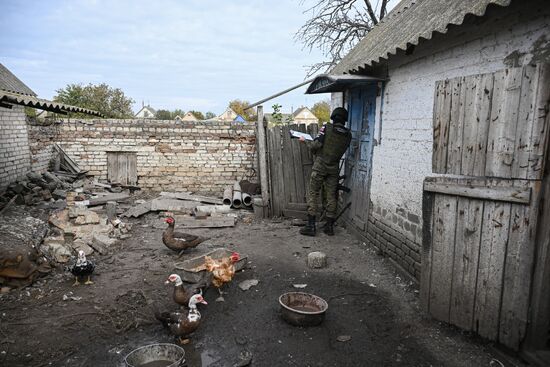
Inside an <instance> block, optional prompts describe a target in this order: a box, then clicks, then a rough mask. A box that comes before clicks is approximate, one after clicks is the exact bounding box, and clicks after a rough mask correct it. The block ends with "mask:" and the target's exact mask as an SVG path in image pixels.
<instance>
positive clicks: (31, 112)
mask: <svg viewBox="0 0 550 367" xmlns="http://www.w3.org/2000/svg"><path fill="white" fill-rule="evenodd" d="M25 115H26V116H27V117H32V118H35V117H36V110H35V109H34V108H32V107H25Z"/></svg>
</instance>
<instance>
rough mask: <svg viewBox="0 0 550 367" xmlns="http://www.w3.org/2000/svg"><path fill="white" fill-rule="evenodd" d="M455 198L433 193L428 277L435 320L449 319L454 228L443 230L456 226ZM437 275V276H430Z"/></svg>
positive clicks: (447, 320)
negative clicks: (430, 268) (429, 270)
mask: <svg viewBox="0 0 550 367" xmlns="http://www.w3.org/2000/svg"><path fill="white" fill-rule="evenodd" d="M456 207H457V198H456V197H452V196H446V195H436V196H435V199H434V209H433V218H434V222H433V229H432V233H433V237H432V263H431V267H432V278H431V284H430V305H429V310H430V313H431V314H432V315H433V316H434V317H435V318H436V319H438V320H441V321H445V322H449V312H450V306H451V304H450V300H451V284H452V278H451V276H452V274H451V273H450V272H449V269H452V267H453V252H454V248H453V246H452V244H454V242H455V238H454V236H455V233H454V231H449V230H446V228H453V227H454V226H455V225H456ZM434 274H437V276H434Z"/></svg>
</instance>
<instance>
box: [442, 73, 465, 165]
mask: <svg viewBox="0 0 550 367" xmlns="http://www.w3.org/2000/svg"><path fill="white" fill-rule="evenodd" d="M451 93H452V94H451V116H450V120H451V122H450V126H449V147H448V153H447V154H448V156H447V169H446V171H445V172H446V173H449V174H454V175H460V169H461V167H462V139H463V134H464V102H465V96H466V81H465V78H464V77H460V78H454V79H452V80H451Z"/></svg>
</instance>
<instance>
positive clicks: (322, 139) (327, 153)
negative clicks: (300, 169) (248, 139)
mask: <svg viewBox="0 0 550 367" xmlns="http://www.w3.org/2000/svg"><path fill="white" fill-rule="evenodd" d="M330 118H331V119H332V120H333V121H334V123H332V124H327V125H325V126H323V128H322V129H321V131H320V132H319V136H317V137H316V138H315V140H314V141H313V142H312V143H310V149H311V151H312V153H313V154H314V155H315V161H314V162H313V170H312V172H311V178H310V181H309V194H308V198H307V205H308V208H307V224H306V226H305V227H304V228H302V229H301V230H300V234H303V235H304V236H315V232H316V229H315V215H316V214H317V205H318V203H319V195H320V193H321V189H322V188H323V184H324V185H325V190H326V201H327V204H326V210H327V220H326V222H325V227H324V229H323V232H325V233H326V234H327V235H329V236H333V235H334V219H335V217H336V209H337V206H338V202H337V201H336V190H337V189H338V175H339V174H340V172H339V164H340V159H341V158H342V156H343V155H344V153H345V152H346V150H347V149H348V146H349V143H350V142H351V132H350V131H349V130H348V129H346V127H345V122H346V121H347V119H348V111H346V110H345V109H344V108H342V107H338V108H336V109H335V110H334V111H333V112H332V115H330Z"/></svg>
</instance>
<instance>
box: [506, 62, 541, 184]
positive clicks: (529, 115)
mask: <svg viewBox="0 0 550 367" xmlns="http://www.w3.org/2000/svg"><path fill="white" fill-rule="evenodd" d="M536 71H537V68H536V66H535V65H526V66H524V67H523V72H522V79H521V92H520V100H519V111H518V123H517V128H516V136H515V143H514V147H515V152H514V160H513V162H512V177H514V178H527V173H528V170H529V153H530V151H531V146H530V141H531V136H532V131H533V122H534V119H533V113H534V107H535V98H536V94H535V88H536V85H535V81H536V78H535V74H536Z"/></svg>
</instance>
